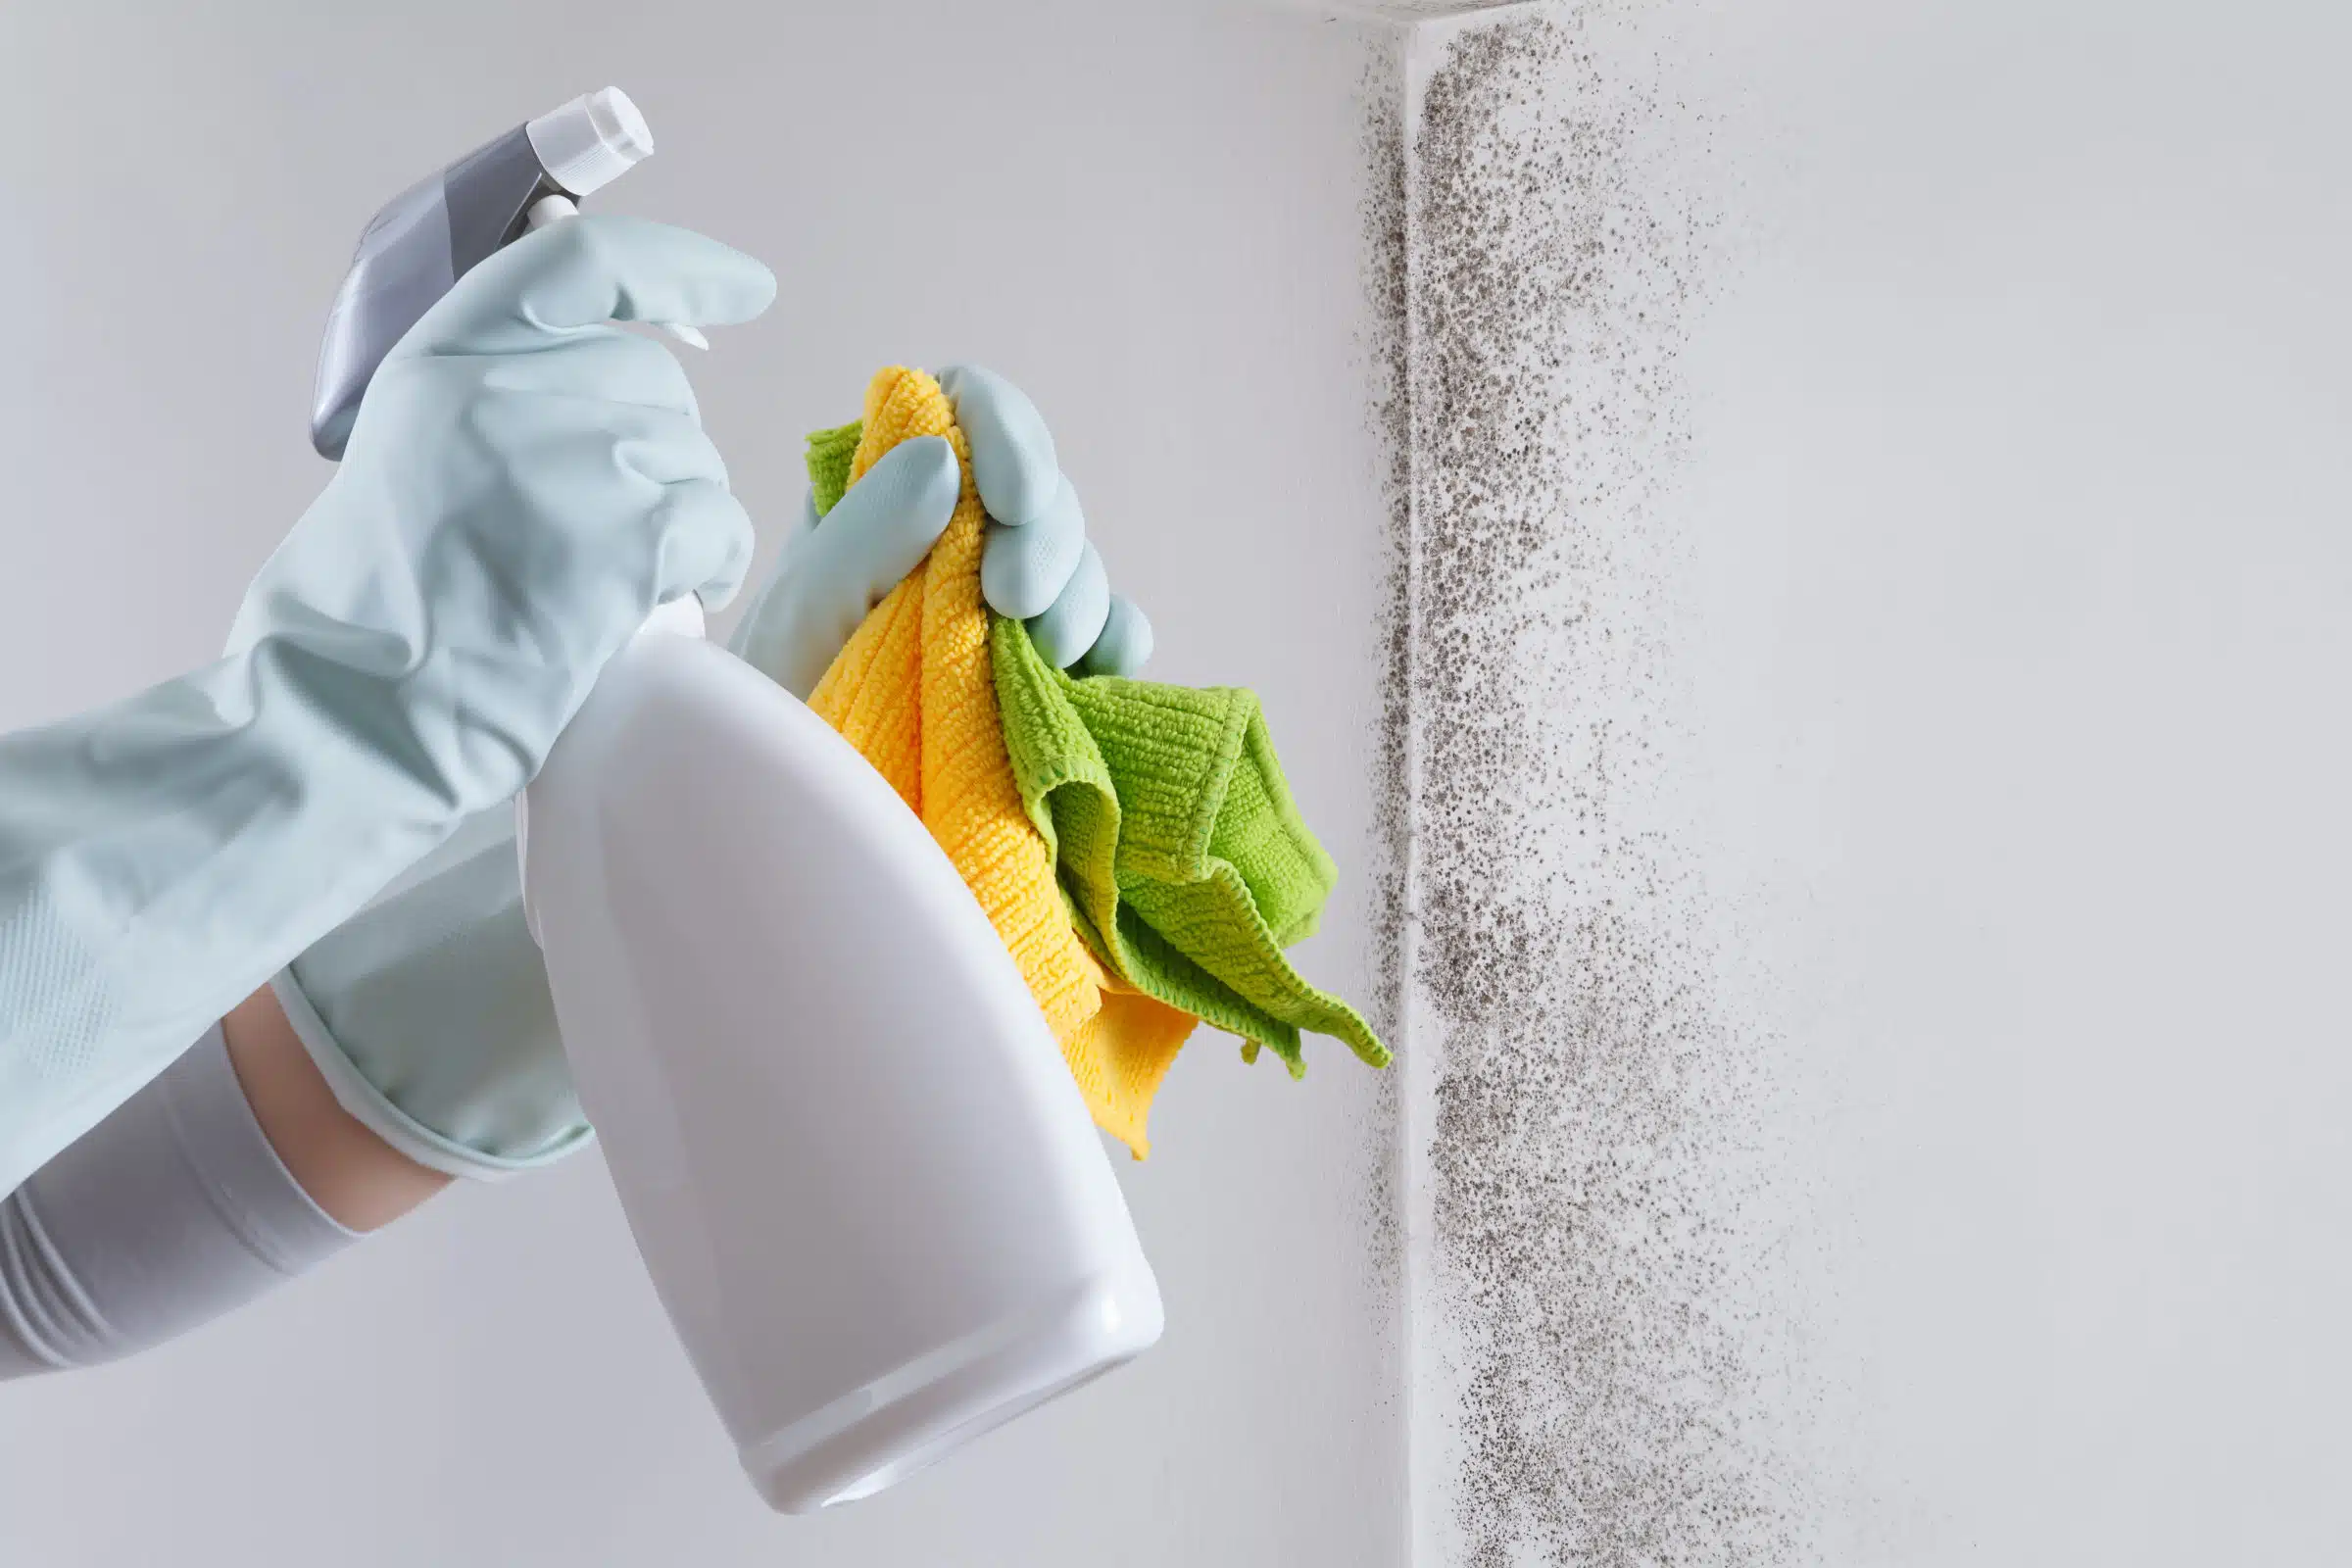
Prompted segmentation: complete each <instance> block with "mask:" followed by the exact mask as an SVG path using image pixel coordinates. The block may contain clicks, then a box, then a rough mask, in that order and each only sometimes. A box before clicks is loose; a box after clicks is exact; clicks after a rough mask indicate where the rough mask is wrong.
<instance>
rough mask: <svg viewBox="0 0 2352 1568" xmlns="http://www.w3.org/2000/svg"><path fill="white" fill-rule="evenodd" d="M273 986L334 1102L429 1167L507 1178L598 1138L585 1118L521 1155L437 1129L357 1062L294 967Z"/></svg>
mask: <svg viewBox="0 0 2352 1568" xmlns="http://www.w3.org/2000/svg"><path fill="white" fill-rule="evenodd" d="M270 991H271V993H272V994H274V995H275V996H276V998H277V1005H279V1006H280V1007H282V1008H283V1009H285V1014H286V1021H287V1022H288V1023H290V1024H292V1025H293V1026H294V1034H295V1037H296V1038H297V1039H299V1040H301V1042H302V1048H303V1050H305V1051H307V1052H309V1053H310V1056H311V1060H312V1061H313V1062H315V1063H317V1064H318V1067H319V1076H321V1077H323V1078H324V1079H325V1080H326V1086H327V1088H328V1089H329V1090H331V1091H333V1093H334V1097H335V1103H337V1104H339V1105H341V1106H342V1107H343V1108H344V1109H345V1110H346V1111H348V1112H350V1114H351V1115H352V1116H353V1118H354V1119H356V1120H357V1121H358V1122H359V1123H360V1124H361V1125H362V1126H364V1127H366V1128H367V1129H368V1131H369V1132H371V1133H373V1134H375V1135H376V1136H377V1137H378V1138H381V1139H382V1140H383V1141H384V1142H385V1143H387V1144H389V1145H391V1146H392V1148H394V1149H396V1150H398V1151H399V1152H401V1153H403V1154H406V1155H407V1156H408V1157H409V1158H411V1159H413V1160H415V1161H416V1162H417V1164H419V1165H422V1166H424V1167H426V1168H427V1169H429V1170H437V1171H439V1172H441V1173H442V1174H443V1175H445V1176H458V1177H464V1178H466V1179H467V1180H471V1181H488V1182H495V1181H504V1180H506V1178H508V1177H510V1176H513V1175H515V1174H517V1173H518V1172H521V1171H526V1170H537V1169H539V1168H540V1167H541V1166H543V1165H552V1164H554V1163H555V1162H556V1161H557V1160H559V1159H562V1158H563V1157H564V1155H566V1154H569V1153H572V1152H575V1151H577V1150H580V1149H584V1148H586V1147H587V1146H588V1145H589V1144H591V1143H594V1142H595V1141H596V1132H595V1130H594V1129H593V1128H591V1127H588V1126H586V1125H584V1124H583V1125H582V1126H581V1127H580V1128H579V1130H578V1131H576V1132H574V1133H571V1134H568V1135H567V1136H565V1137H564V1139H562V1140H561V1141H560V1142H558V1143H556V1144H554V1145H552V1146H551V1147H549V1148H547V1149H545V1150H542V1151H541V1152H538V1153H535V1154H531V1155H527V1156H525V1157H523V1158H519V1159H517V1158H512V1157H509V1156H506V1155H500V1154H486V1153H484V1152H481V1151H480V1150H478V1149H474V1148H471V1147H469V1146H467V1145H465V1144H461V1143H459V1142H457V1141H456V1140H455V1139H452V1138H449V1137H446V1136H444V1135H443V1134H441V1133H437V1132H435V1131H433V1129H432V1128H430V1127H427V1126H426V1125H424V1123H422V1122H420V1121H418V1120H417V1118H416V1117H414V1116H411V1115H410V1114H409V1113H408V1112H407V1111H405V1110H403V1109H401V1108H400V1107H399V1106H398V1105H396V1104H394V1103H392V1102H391V1101H390V1100H388V1099H386V1098H385V1096H384V1093H383V1091H382V1090H380V1089H378V1088H376V1087H375V1085H373V1084H371V1083H369V1082H368V1079H367V1076H366V1075H365V1074H363V1073H362V1072H361V1071H360V1069H359V1068H358V1067H356V1066H354V1065H353V1064H352V1060H351V1057H350V1056H349V1055H347V1054H345V1053H344V1050H343V1048H342V1047H341V1046H340V1045H338V1044H337V1043H336V1041H335V1036H334V1031H333V1030H331V1029H329V1028H327V1026H326V1020H325V1019H323V1018H321V1017H319V1009H318V1008H317V1007H315V1006H313V1005H311V999H310V998H309V997H307V996H305V995H303V991H302V986H301V984H300V983H299V982H297V981H296V980H295V978H294V971H293V970H292V969H281V970H279V971H278V973H277V974H276V975H274V976H273V977H271V979H270Z"/></svg>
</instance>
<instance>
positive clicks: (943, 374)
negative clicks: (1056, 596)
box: [939, 365, 1062, 615]
mask: <svg viewBox="0 0 2352 1568" xmlns="http://www.w3.org/2000/svg"><path fill="white" fill-rule="evenodd" d="M939 386H940V390H941V391H943V392H945V393H947V395H948V403H949V405H950V406H951V407H953V408H954V409H955V411H956V423H957V424H959V425H961V426H962V427H963V433H964V434H965V435H966V436H967V437H969V438H970V440H971V444H972V482H973V483H974V484H975V485H977V486H978V487H979V490H980V504H981V505H982V506H983V507H986V508H987V509H988V515H990V516H991V517H994V518H995V519H996V520H997V521H999V522H1001V523H1003V524H1004V525H1005V527H1007V528H1020V527H1026V526H1027V525H1028V524H1030V523H1032V522H1034V521H1036V520H1037V518H1038V516H1039V515H1041V514H1042V513H1044V512H1045V510H1046V508H1047V507H1048V506H1049V505H1051V504H1052V502H1053V500H1054V495H1055V493H1056V492H1057V491H1059V490H1060V489H1061V488H1062V478H1061V460H1060V459H1059V458H1057V457H1056V456H1054V436H1053V432H1051V431H1049V430H1048V429H1047V428H1046V419H1045V416H1044V415H1042V414H1040V413H1038V412H1037V405H1036V404H1034V403H1032V402H1030V401H1029V399H1028V397H1027V396H1026V395H1025V394H1023V393H1022V391H1021V389H1020V388H1019V387H1016V386H1014V385H1013V384H1012V383H1011V382H1010V381H1007V380H1005V378H1004V377H1003V376H1001V375H999V374H997V373H996V372H995V371H993V370H984V369H982V368H979V367H978V366H976V365H951V366H950V367H948V368H946V369H944V370H942V371H940V372H939ZM1000 613H1003V614H1007V615H1009V614H1012V613H1014V612H1012V611H1009V610H1005V611H1000ZM1030 613H1032V614H1034V613H1036V612H1035V611H1032V612H1030Z"/></svg>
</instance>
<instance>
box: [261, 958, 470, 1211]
mask: <svg viewBox="0 0 2352 1568" xmlns="http://www.w3.org/2000/svg"><path fill="white" fill-rule="evenodd" d="M221 1032H222V1035H223V1036H224V1037H225V1038H226V1040H227V1042H228V1059H229V1060H230V1062H232V1063H233V1064H234V1065H235V1067H236V1071H237V1081H238V1083H240V1084H241V1085H243V1086H244V1090H245V1100H246V1103H248V1104H250V1105H251V1106H252V1107H253V1116H254V1120H255V1121H257V1122H259V1123H261V1127H262V1132H263V1133H264V1135H266V1136H267V1137H268V1138H269V1140H270V1148H272V1149H274V1150H275V1151H276V1152H277V1157H278V1158H279V1159H282V1160H284V1161H285V1164H286V1169H287V1170H288V1171H289V1172H291V1173H292V1174H293V1177H294V1179H295V1180H296V1181H297V1182H299V1183H301V1184H302V1190H303V1191H304V1192H306V1193H308V1194H309V1195H310V1197H311V1201H313V1202H316V1203H317V1204H318V1205H319V1207H320V1208H322V1209H324V1210H326V1212H327V1213H328V1214H330V1215H331V1216H333V1218H334V1219H335V1221H336V1222H337V1223H338V1224H341V1225H343V1226H346V1227H348V1228H349V1229H351V1230H355V1231H372V1230H376V1229H378V1228H380V1227H382V1226H385V1225H389V1224H390V1223H391V1222H392V1221H394V1220H396V1219H398V1218H400V1217H401V1216H402V1215H403V1214H406V1213H408V1212H409V1211H410V1210H411V1209H414V1208H415V1207H416V1206H417V1204H419V1203H421V1202H423V1201H425V1200H426V1199H428V1198H430V1197H432V1196H433V1195H434V1194H435V1193H438V1192H440V1191H441V1190H442V1189H443V1188H445V1187H447V1186H448V1185H449V1183H450V1178H449V1177H447V1176H445V1175H443V1174H442V1173H441V1172H439V1171H437V1170H429V1169H427V1168H426V1167H424V1166H422V1165H419V1164H417V1162H416V1161H415V1160H413V1159H411V1158H409V1157H408V1156H407V1155H406V1154H403V1153H401V1152H399V1151H398V1150H396V1149H394V1148H393V1147H392V1146H391V1145H389V1144H387V1143H385V1142H384V1141H383V1140H382V1139H381V1138H378V1137H377V1136H376V1135H375V1134H374V1133H373V1132H372V1131H370V1130H369V1129H368V1127H367V1126H366V1125H365V1124H364V1123H362V1122H361V1121H360V1120H359V1119H358V1118H357V1117H355V1116H353V1115H352V1114H351V1113H350V1112H349V1111H347V1110H345V1109H344V1108H343V1107H342V1106H341V1105H340V1104H338V1103H336V1101H335V1097H334V1092H333V1091H332V1090H331V1089H329V1088H328V1087H327V1083H326V1079H325V1078H324V1077H323V1076H321V1075H320V1073H319V1068H318V1067H317V1065H316V1064H314V1063H313V1062H312V1060H311V1056H310V1053H309V1052H307V1051H305V1050H304V1049H303V1047H302V1041H301V1040H300V1039H299V1038H297V1037H296V1035H295V1033H294V1027H293V1025H291V1024H289V1023H288V1022H287V1021H286V1014H285V1009H284V1008H282V1007H280V1006H279V1005H278V1002H277V998H276V996H275V995H273V994H272V993H271V991H270V988H269V987H268V986H264V987H263V988H262V989H261V990H259V991H257V992H255V993H254V994H253V995H252V996H250V997H248V998H246V999H245V1001H243V1002H242V1003H240V1004H238V1005H237V1007H236V1009H235V1010H234V1011H232V1012H230V1013H229V1015H228V1016H227V1017H226V1018H224V1019H222V1020H221Z"/></svg>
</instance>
